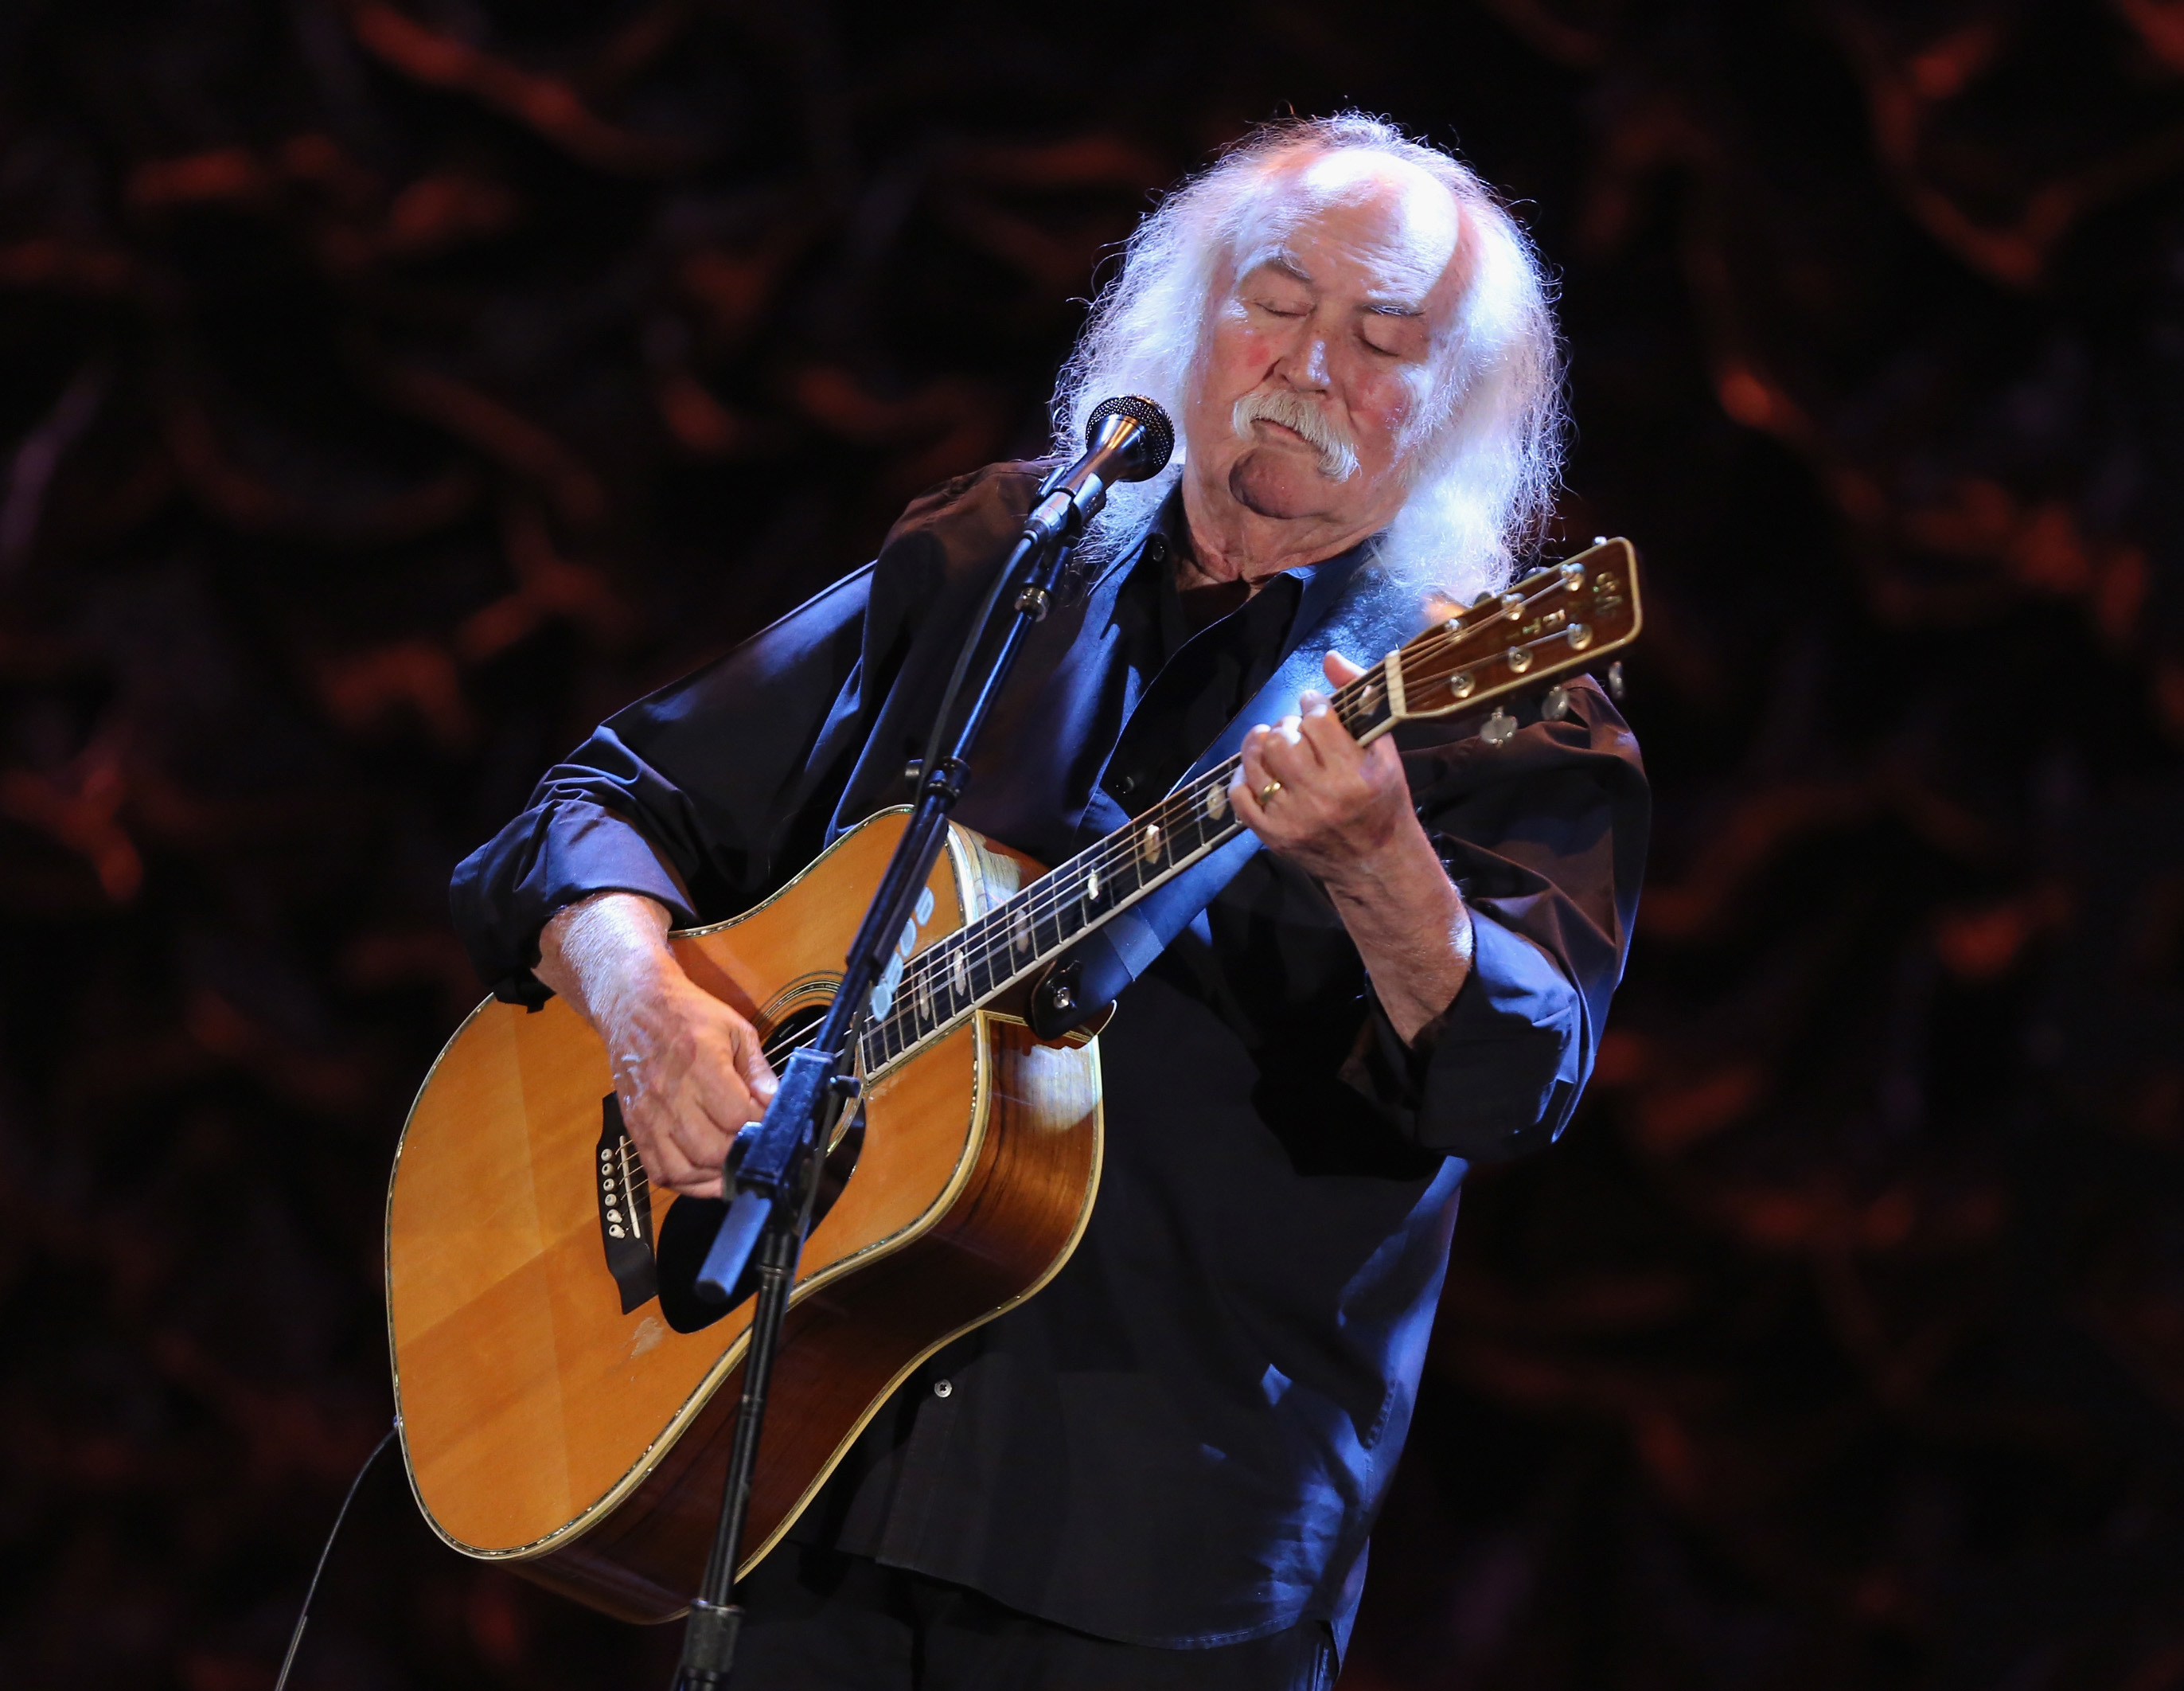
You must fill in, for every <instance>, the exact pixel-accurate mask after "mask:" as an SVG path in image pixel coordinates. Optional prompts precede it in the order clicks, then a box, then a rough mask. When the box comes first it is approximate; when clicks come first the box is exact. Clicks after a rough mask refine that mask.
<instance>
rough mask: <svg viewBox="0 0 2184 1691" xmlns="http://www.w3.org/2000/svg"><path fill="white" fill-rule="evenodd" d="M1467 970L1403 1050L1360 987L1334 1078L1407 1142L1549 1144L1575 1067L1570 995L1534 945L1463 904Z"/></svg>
mask: <svg viewBox="0 0 2184 1691" xmlns="http://www.w3.org/2000/svg"><path fill="white" fill-rule="evenodd" d="M1471 916H1472V956H1471V970H1470V973H1469V974H1467V975H1466V976H1465V978H1464V982H1463V986H1462V987H1461V988H1460V989H1458V991H1457V995H1456V998H1455V1000H1454V1002H1451V1004H1450V1005H1449V1007H1447V1008H1446V1010H1443V1011H1442V1012H1441V1013H1440V1014H1439V1015H1438V1016H1435V1018H1434V1019H1432V1020H1431V1021H1429V1022H1428V1023H1427V1024H1425V1025H1424V1027H1422V1028H1421V1029H1419V1030H1418V1033H1417V1034H1416V1035H1413V1036H1412V1039H1411V1041H1410V1042H1409V1043H1408V1044H1406V1043H1405V1042H1404V1041H1403V1039H1402V1036H1401V1035H1399V1034H1398V1033H1396V1029H1395V1024H1393V1023H1392V1022H1390V1020H1389V1019H1388V1015H1387V1012H1386V1011H1385V1009H1384V1008H1383V1007H1382V1006H1381V1004H1380V1002H1379V998H1378V996H1375V995H1374V994H1373V991H1372V989H1371V985H1370V983H1369V981H1368V985H1367V990H1366V1000H1367V1003H1368V1007H1369V1011H1370V1013H1369V1014H1368V1016H1367V1018H1366V1021H1365V1025H1364V1026H1363V1027H1362V1028H1361V1029H1360V1030H1358V1036H1357V1044H1356V1046H1354V1047H1353V1048H1352V1050H1351V1056H1350V1059H1349V1061H1348V1062H1347V1063H1345V1064H1344V1065H1343V1069H1342V1078H1343V1080H1345V1081H1346V1082H1347V1083H1348V1084H1349V1085H1351V1087H1353V1088H1354V1089H1356V1090H1357V1091H1361V1092H1362V1093H1363V1094H1364V1095H1365V1096H1366V1097H1369V1098H1371V1099H1373V1102H1376V1103H1378V1104H1379V1105H1380V1107H1381V1108H1383V1109H1385V1110H1386V1111H1387V1112H1388V1113H1390V1115H1391V1116H1393V1117H1394V1118H1395V1119H1396V1122H1397V1123H1398V1125H1400V1126H1401V1128H1402V1129H1403V1130H1404V1131H1405V1133H1406V1135H1407V1136H1408V1137H1411V1138H1412V1139H1414V1140H1415V1141H1417V1142H1418V1143H1419V1144H1421V1145H1424V1146H1427V1147H1430V1148H1432V1149H1435V1150H1440V1151H1447V1152H1454V1153H1456V1154H1457V1155H1460V1156H1463V1157H1465V1158H1469V1159H1470V1160H1472V1161H1474V1162H1477V1161H1494V1160H1497V1159H1501V1158H1508V1157H1513V1156H1518V1155H1521V1154H1522V1153H1523V1152H1525V1151H1528V1150H1530V1149H1533V1148H1535V1147H1538V1146H1541V1145H1546V1144H1549V1143H1552V1141H1554V1139H1555V1138H1556V1137H1557V1136H1559V1135H1560V1134H1561V1132H1562V1130H1563V1126H1564V1125H1565V1124H1566V1123H1567V1122H1568V1118H1569V1113H1570V1111H1571V1109H1572V1108H1574V1106H1575V1104H1576V1102H1577V1095H1578V1091H1579V1090H1580V1085H1581V1084H1582V1081H1583V1078H1584V1074H1583V1071H1584V1068H1585V1038H1584V1021H1585V1010H1584V1005H1583V1003H1582V1002H1581V1001H1580V999H1579V997H1578V994H1577V990H1576V989H1575V988H1574V986H1572V985H1570V983H1569V981H1568V979H1567V977H1565V976H1564V975H1563V972H1562V971H1561V969H1560V968H1557V966H1556V964H1555V962H1554V959H1553V958H1552V957H1550V956H1549V955H1548V954H1547V952H1546V951H1544V950H1543V949H1541V947H1540V946H1536V945H1535V944H1534V943H1533V942H1532V941H1531V940H1528V939H1526V938H1524V936H1523V935H1520V934H1518V933H1515V932H1513V931H1512V930H1511V929H1507V928H1505V927H1503V926H1502V924H1500V923H1498V922H1496V921H1495V920H1494V919H1493V918H1491V917H1490V916H1488V915H1486V914H1485V912H1482V911H1480V910H1479V908H1478V907H1477V906H1475V905H1474V907H1472V912H1471Z"/></svg>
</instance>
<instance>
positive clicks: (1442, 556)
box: [1053, 112, 1565, 603]
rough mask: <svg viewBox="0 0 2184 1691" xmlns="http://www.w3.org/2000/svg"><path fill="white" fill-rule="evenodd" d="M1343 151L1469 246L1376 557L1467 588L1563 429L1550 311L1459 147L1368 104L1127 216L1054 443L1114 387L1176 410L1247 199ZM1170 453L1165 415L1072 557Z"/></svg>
mask: <svg viewBox="0 0 2184 1691" xmlns="http://www.w3.org/2000/svg"><path fill="white" fill-rule="evenodd" d="M1351 150H1359V151H1364V152H1369V153H1385V154H1387V155H1388V156H1390V157H1391V158H1396V159H1402V160H1404V161H1405V162H1407V163H1408V164H1412V165H1417V166H1418V167H1419V168H1421V169H1423V170H1425V171H1426V172H1428V173H1429V175H1430V176H1433V177H1434V179H1435V181H1439V182H1440V183H1441V184H1442V185H1443V186H1444V187H1446V188H1447V189H1448V191H1449V193H1450V194H1451V196H1453V198H1455V200H1456V203H1457V209H1458V212H1459V214H1460V215H1461V217H1462V220H1463V227H1462V234H1461V236H1460V237H1459V247H1458V251H1459V254H1462V253H1463V248H1467V247H1468V249H1469V253H1468V264H1469V271H1468V276H1466V278H1465V286H1464V293H1463V304H1462V309H1461V312H1460V315H1459V318H1458V321H1457V326H1456V328H1455V331H1454V332H1453V333H1452V334H1451V335H1449V336H1448V337H1446V340H1445V343H1444V344H1443V345H1442V346H1441V347H1440V349H1438V356H1437V360H1436V362H1437V366H1438V367H1437V369H1436V371H1435V381H1434V382H1433V391H1432V400H1431V410H1430V411H1429V414H1428V415H1427V416H1425V417H1424V418H1423V419H1420V420H1418V421H1417V422H1416V423H1414V427H1416V428H1417V430H1418V444H1417V445H1416V446H1415V447H1414V448H1413V449H1412V450H1413V452H1414V453H1415V457H1414V458H1413V460H1412V464H1411V466H1410V469H1409V472H1408V479H1409V481H1410V483H1411V491H1410V495H1409V497H1408V499H1406V500H1405V502H1404V505H1403V507H1402V509H1401V511H1400V512H1399V513H1398V514H1397V516H1396V519H1395V521H1394V522H1393V523H1391V524H1390V527H1389V528H1388V530H1387V532H1386V533H1385V534H1384V535H1383V536H1382V538H1381V541H1380V544H1379V549H1378V550H1377V551H1376V553H1375V554H1374V557H1373V564H1374V566H1375V567H1376V569H1377V571H1378V572H1379V575H1380V576H1381V577H1382V578H1384V579H1385V580H1387V581H1389V582H1390V583H1392V584H1395V585H1396V586H1399V587H1401V588H1404V589H1413V590H1418V591H1422V592H1429V593H1434V594H1442V595H1446V596H1448V597H1451V598H1453V599H1456V600H1458V601H1459V602H1464V603H1468V601H1470V600H1472V599H1474V598H1476V597H1477V596H1478V595H1479V594H1480V593H1483V592H1489V591H1499V590H1500V589H1502V587H1504V586H1505V585H1507V582H1508V580H1509V578H1510V577H1511V574H1512V573H1513V571H1512V565H1513V562H1514V561H1515V560H1516V559H1518V557H1519V556H1521V555H1523V554H1524V553H1526V552H1528V551H1529V550H1532V549H1533V548H1534V547H1535V546H1536V545H1537V544H1538V543H1539V541H1540V540H1541V539H1542V538H1543V535H1544V531H1545V529H1546V524H1547V522H1549V520H1550V519H1551V518H1552V514H1553V506H1554V495H1555V491H1556V488H1557V486H1558V485H1559V483H1560V480H1561V473H1562V454H1563V430H1564V426H1565V417H1564V412H1563V391H1562V361H1561V357H1560V353H1559V349H1558V348H1557V342H1556V337H1555V324H1554V317H1553V315H1552V311H1551V310H1550V309H1549V304H1548V287H1547V283H1546V279H1545V277H1544V276H1542V274H1541V268H1540V265H1539V261H1538V260H1537V259H1536V257H1535V255H1534V254H1533V251H1532V246H1531V243H1530V242H1529V240H1527V239H1526V238H1525V236H1524V231H1523V230H1521V229H1520V228H1518V226H1517V223H1516V220H1514V219H1513V218H1512V217H1511V216H1510V215H1509V214H1508V212H1507V210H1505V209H1503V208H1502V204H1501V203H1500V202H1499V201H1498V200H1497V199H1496V198H1495V197H1494V195H1493V194H1492V193H1491V192H1490V190H1489V189H1488V188H1487V187H1486V185H1485V183H1483V182H1481V181H1479V178H1478V177H1477V176H1474V174H1473V173H1472V171H1471V170H1470V169H1469V168H1468V166H1466V165H1464V164H1463V161H1462V160H1460V159H1456V158H1454V157H1452V156H1451V155H1450V154H1449V153H1444V152H1442V151H1441V150H1440V148H1435V147H1430V146H1428V145H1426V144H1425V143H1424V142H1418V141H1414V140H1412V139H1411V138H1410V137H1408V136H1407V135H1405V134H1404V133H1403V132H1402V131H1401V130H1399V129H1397V128H1396V126H1394V125H1392V124H1390V123H1385V122H1383V121H1382V120H1379V119H1378V118H1373V117H1368V116H1366V115H1364V114H1360V113H1356V112H1345V113H1341V114H1338V115H1336V116H1334V117H1326V118H1311V119H1302V120H1291V121H1288V122H1283V123H1277V124H1270V125H1268V126H1265V127H1263V128H1262V129H1258V130H1256V131H1253V132H1252V133H1251V135H1249V136H1247V137H1245V139H1244V140H1242V141H1241V142H1238V143H1237V144H1236V145H1235V146H1234V147H1233V148H1230V149H1229V151H1228V152H1226V153H1223V155H1222V157H1221V158H1220V159H1217V161H1216V162H1215V163H1214V164H1213V165H1211V166H1209V167H1208V168H1207V169H1206V170H1203V171H1201V173H1200V174H1199V175H1197V176H1194V177H1192V178H1191V179H1190V181H1186V182H1184V184H1183V185H1182V186H1181V187H1178V188H1177V189H1175V190H1174V191H1173V193H1170V194H1168V195H1167V198H1165V199H1163V200H1162V202H1161V204H1159V205H1158V206H1157V207H1156V209H1154V210H1153V211H1152V212H1151V214H1149V215H1147V216H1146V217H1145V220H1144V221H1143V222H1141V223H1139V225H1138V226H1137V229H1136V230H1135V232H1133V233H1132V235H1131V236H1130V237H1129V239H1128V242H1127V243H1125V244H1124V246H1123V265H1122V269H1121V271H1120V272H1119V273H1118V274H1117V276H1116V277H1115V279H1114V281H1113V282H1111V283H1110V284H1109V285H1108V286H1107V287H1106V288H1105V289H1104V290H1102V292H1101V293H1100V297H1099V299H1097V300H1096V301H1095V303H1094V304H1093V307H1092V315H1091V318H1090V320H1089V321H1088V322H1087V323H1086V324H1085V326H1084V334H1083V335H1082V336H1081V337H1080V338H1078V343H1077V346H1076V349H1075V350H1074V351H1073V352H1072V353H1071V354H1070V356H1069V360H1068V362H1067V364H1065V365H1064V366H1062V370H1061V378H1060V380H1059V381H1058V382H1057V383H1056V388H1055V392H1054V403H1053V421H1054V448H1053V449H1054V452H1055V454H1056V456H1057V457H1059V458H1061V459H1063V460H1067V459H1072V458H1074V457H1075V456H1076V455H1077V454H1078V453H1079V452H1080V451H1082V450H1083V449H1084V448H1083V442H1084V422H1085V418H1086V416H1087V415H1088V414H1089V412H1090V411H1091V410H1092V408H1093V407H1094V406H1095V405H1097V404H1099V402H1100V400H1102V399H1106V398H1108V397H1109V396H1110V395H1112V394H1117V393H1142V394H1144V395H1145V397H1146V398H1148V399H1154V400H1157V401H1158V402H1159V403H1160V404H1161V405H1163V406H1165V407H1166V408H1167V411H1168V414H1169V415H1170V416H1173V417H1177V418H1180V417H1181V416H1182V415H1183V406H1184V398H1185V395H1186V393H1187V392H1188V390H1189V387H1190V370H1191V366H1192V364H1193V362H1194V361H1195V359H1196V357H1197V355H1198V350H1199V338H1200V335H1201V332H1202V329H1203V326H1204V325H1205V323H1206V305H1207V303H1208V302H1207V294H1208V293H1209V291H1210V290H1211V288H1212V285H1213V280H1214V276H1215V274H1216V272H1217V269H1218V266H1219V263H1220V260H1221V259H1222V258H1223V254H1225V253H1226V252H1227V251H1228V249H1229V247H1230V246H1231V245H1232V244H1233V243H1234V242H1235V241H1236V240H1237V239H1238V238H1239V237H1240V232H1241V231H1242V229H1243V228H1244V226H1245V221H1246V218H1247V215H1248V209H1249V207H1250V204H1251V201H1252V199H1253V198H1254V196H1255V195H1256V194H1257V193H1259V192H1260V190H1261V189H1262V187H1263V186H1264V185H1265V184H1266V183H1267V182H1268V180H1269V179H1270V178H1272V177H1273V176H1275V175H1276V174H1278V173H1279V172H1280V171H1283V170H1286V169H1288V168H1289V167H1290V166H1291V165H1295V164H1300V163H1301V162H1303V161H1304V160H1305V159H1308V158H1311V157H1314V156H1317V155H1319V154H1322V153H1335V152H1345V151H1351ZM1183 458H1184V445H1183V439H1182V435H1181V432H1180V430H1178V434H1177V439H1176V450H1175V458H1174V460H1173V462H1172V463H1171V465H1170V466H1169V467H1168V468H1167V470H1166V471H1164V472H1162V474H1160V475H1159V476H1157V477H1154V478H1153V479H1152V480H1151V481H1149V482H1139V483H1127V484H1125V485H1123V486H1122V487H1119V488H1116V489H1115V491H1114V494H1113V496H1112V499H1110V500H1109V503H1108V506H1107V510H1106V513H1105V514H1104V515H1103V516H1101V517H1100V521H1099V522H1097V523H1096V524H1095V526H1094V528H1093V530H1092V532H1091V533H1089V535H1088V536H1087V537H1086V539H1085V541H1084V545H1083V547H1082V548H1081V549H1080V550H1082V552H1083V553H1084V555H1085V560H1086V561H1088V562H1094V563H1096V562H1097V561H1100V559H1101V558H1102V557H1103V556H1112V555H1113V553H1114V551H1115V550H1117V548H1119V547H1121V546H1123V545H1125V544H1128V542H1129V541H1130V540H1131V539H1133V538H1134V536H1135V534H1136V533H1138V531H1139V529H1140V528H1141V527H1143V525H1144V524H1145V522H1147V521H1149V520H1150V519H1151V516H1152V513H1153V511H1155V510H1156V508H1157V507H1158V506H1159V505H1160V502H1161V501H1162V499H1165V498H1166V497H1167V494H1168V490H1169V489H1170V488H1173V486H1174V485H1175V483H1176V481H1177V479H1178V477H1179V476H1180V475H1181V473H1182V463H1183Z"/></svg>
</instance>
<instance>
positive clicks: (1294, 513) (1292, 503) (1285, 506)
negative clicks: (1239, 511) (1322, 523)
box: [1229, 448, 1334, 522]
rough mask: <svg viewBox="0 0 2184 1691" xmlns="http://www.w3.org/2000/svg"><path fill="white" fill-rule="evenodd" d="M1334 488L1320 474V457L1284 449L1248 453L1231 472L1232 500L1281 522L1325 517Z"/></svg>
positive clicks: (1258, 450)
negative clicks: (1331, 491)
mask: <svg viewBox="0 0 2184 1691" xmlns="http://www.w3.org/2000/svg"><path fill="white" fill-rule="evenodd" d="M1333 487H1334V483H1331V482H1329V480H1328V479H1327V477H1324V476H1323V475H1321V474H1320V473H1319V466H1318V460H1317V455H1313V454H1310V453H1307V452H1293V451H1290V450H1287V449H1282V448H1275V449H1264V448H1262V449H1256V450H1253V451H1250V452H1246V453H1245V455H1243V456H1242V457H1241V458H1239V459H1238V460H1236V462H1235V464H1234V466H1232V467H1231V468H1230V469H1229V497H1230V498H1232V499H1234V500H1235V501H1236V503H1237V504H1239V505H1242V506H1243V507H1244V509H1245V510H1246V511H1252V512H1254V513H1256V515H1258V516H1265V517H1271V518H1273V519H1274V520H1275V521H1277V522H1294V521H1295V519H1297V518H1299V517H1303V516H1320V515H1322V514H1323V512H1324V511H1325V510H1326V508H1327V496H1328V494H1329V491H1330V490H1331V489H1332V488H1333Z"/></svg>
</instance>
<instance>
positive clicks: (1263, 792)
mask: <svg viewBox="0 0 2184 1691" xmlns="http://www.w3.org/2000/svg"><path fill="white" fill-rule="evenodd" d="M1281 790H1282V784H1281V783H1280V782H1279V781H1269V782H1268V783H1267V784H1266V785H1265V786H1263V787H1262V788H1260V789H1259V802H1260V804H1261V805H1262V806H1263V805H1270V804H1272V803H1273V801H1274V795H1275V794H1276V793H1279V791H1281Z"/></svg>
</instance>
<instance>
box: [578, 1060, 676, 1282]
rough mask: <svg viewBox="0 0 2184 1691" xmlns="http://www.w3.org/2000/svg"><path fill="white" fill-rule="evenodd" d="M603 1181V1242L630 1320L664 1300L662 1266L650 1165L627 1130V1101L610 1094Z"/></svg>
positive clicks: (602, 1145)
mask: <svg viewBox="0 0 2184 1691" xmlns="http://www.w3.org/2000/svg"><path fill="white" fill-rule="evenodd" d="M599 1118H600V1126H599V1158H598V1162H597V1164H596V1165H595V1167H594V1169H593V1173H594V1174H595V1175H597V1176H598V1180H599V1190H598V1192H597V1193H596V1194H595V1196H596V1197H598V1199H599V1242H600V1243H601V1244H602V1245H604V1247H606V1253H607V1272H608V1273H609V1274H610V1275H613V1276H614V1281H615V1285H616V1286H618V1287H619V1288H620V1289H621V1313H622V1314H625V1315H627V1314H629V1312H630V1311H631V1310H632V1309H636V1308H638V1306H639V1305H640V1304H643V1303H650V1302H651V1301H652V1299H653V1298H656V1297H658V1296H659V1295H660V1264H659V1260H658V1258H657V1257H655V1254H654V1249H653V1247H654V1239H653V1236H652V1182H651V1180H650V1179H649V1177H648V1176H647V1175H646V1174H645V1172H644V1162H643V1158H640V1157H639V1156H638V1154H637V1147H636V1146H635V1145H634V1144H633V1143H632V1142H631V1140H630V1136H629V1130H628V1129H627V1128H626V1127H624V1126H623V1125H622V1119H621V1099H620V1098H619V1097H616V1096H615V1094H613V1093H612V1092H610V1093H608V1094H607V1095H606V1097H604V1098H603V1099H601V1100H600V1101H599Z"/></svg>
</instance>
